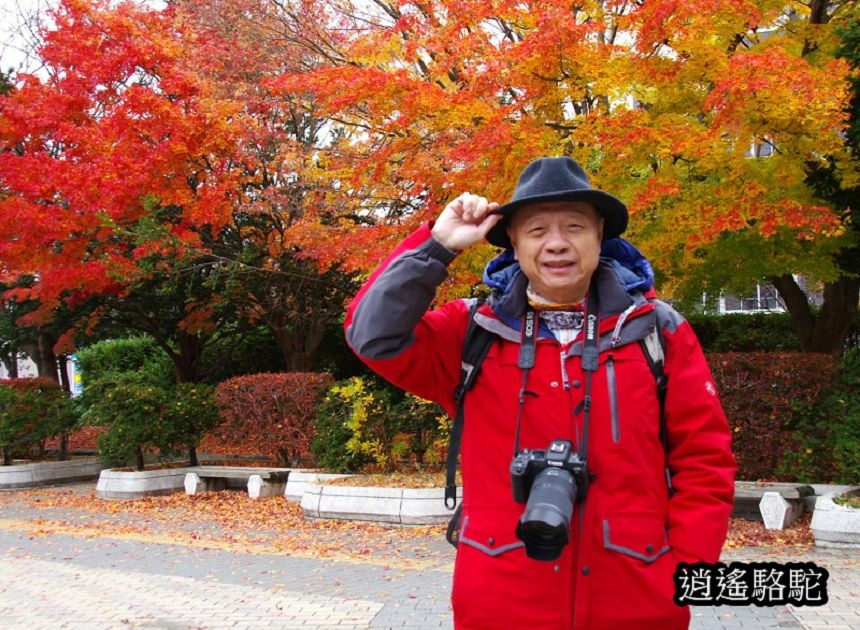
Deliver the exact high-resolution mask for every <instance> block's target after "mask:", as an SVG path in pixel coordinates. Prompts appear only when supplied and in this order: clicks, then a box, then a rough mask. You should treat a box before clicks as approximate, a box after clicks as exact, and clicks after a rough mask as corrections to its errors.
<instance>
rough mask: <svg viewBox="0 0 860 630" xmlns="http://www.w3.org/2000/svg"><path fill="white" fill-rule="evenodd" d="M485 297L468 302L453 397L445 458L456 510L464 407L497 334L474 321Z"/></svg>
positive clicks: (450, 503)
mask: <svg viewBox="0 0 860 630" xmlns="http://www.w3.org/2000/svg"><path fill="white" fill-rule="evenodd" d="M481 304H483V300H481V299H476V300H473V301H472V303H471V304H470V305H469V325H468V327H467V328H466V336H465V337H464V340H463V357H462V363H461V369H460V382H459V383H458V385H457V388H456V389H455V390H454V400H455V401H456V403H457V414H456V416H455V417H454V424H453V426H452V427H451V436H450V440H449V442H448V459H447V462H446V477H445V505H446V507H447V508H448V509H449V510H453V509H454V507H455V506H456V505H457V482H456V474H457V459H458V457H459V454H460V440H461V438H462V436H463V407H464V402H465V397H466V392H467V391H469V390H470V389H471V388H472V385H474V383H475V379H476V378H477V377H478V372H479V371H480V369H481V363H482V362H483V361H484V358H485V357H486V356H487V352H489V350H490V346H492V345H493V342H494V341H495V340H496V335H494V334H493V333H491V332H490V331H488V330H486V329H485V328H482V327H481V326H478V324H477V323H476V322H475V313H476V312H477V311H478V307H479V306H481Z"/></svg>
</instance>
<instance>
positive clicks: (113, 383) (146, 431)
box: [78, 337, 220, 468]
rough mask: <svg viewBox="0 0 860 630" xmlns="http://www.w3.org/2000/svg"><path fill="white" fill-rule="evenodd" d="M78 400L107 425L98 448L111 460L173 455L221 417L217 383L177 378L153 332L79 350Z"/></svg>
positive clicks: (93, 419)
mask: <svg viewBox="0 0 860 630" xmlns="http://www.w3.org/2000/svg"><path fill="white" fill-rule="evenodd" d="M78 359H79V361H80V364H81V372H82V378H83V383H84V387H83V394H82V396H81V397H80V400H79V403H78V404H79V406H80V408H81V409H82V411H83V417H84V419H85V421H86V422H87V423H88V424H92V425H99V426H105V427H107V431H105V432H104V433H103V434H102V435H101V436H100V438H99V454H100V455H101V456H102V457H103V458H104V459H105V460H106V461H107V462H108V463H109V464H110V465H112V466H124V465H129V464H132V463H134V464H135V465H136V466H137V467H138V468H142V467H143V465H144V457H143V456H144V453H145V452H147V451H152V450H157V451H158V452H159V453H160V454H161V455H173V454H176V453H177V452H178V451H180V450H187V451H188V453H189V458H190V459H191V461H192V463H195V460H196V450H195V449H196V447H197V444H199V443H200V440H201V439H202V438H203V435H204V433H205V432H206V431H208V430H210V429H211V428H213V427H214V426H216V425H217V423H218V422H219V420H220V418H219V416H218V412H217V408H216V406H215V400H214V387H212V386H210V385H196V384H189V383H181V384H178V385H177V384H175V383H174V370H173V364H172V362H171V361H170V359H169V357H168V356H167V354H166V353H165V352H164V351H163V350H162V349H161V348H160V347H159V346H158V345H157V344H156V343H155V341H154V340H152V339H151V338H149V337H131V338H128V339H117V340H115V341H104V342H100V343H97V344H94V345H92V346H90V347H88V348H85V349H84V350H81V351H80V352H79V353H78Z"/></svg>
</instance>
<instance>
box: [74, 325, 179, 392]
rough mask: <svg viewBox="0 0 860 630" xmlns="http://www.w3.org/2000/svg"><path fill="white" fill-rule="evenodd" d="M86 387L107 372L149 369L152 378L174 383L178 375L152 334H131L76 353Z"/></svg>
mask: <svg viewBox="0 0 860 630" xmlns="http://www.w3.org/2000/svg"><path fill="white" fill-rule="evenodd" d="M76 356H77V359H78V363H79V364H80V366H81V378H82V379H83V383H84V388H85V389H86V386H87V383H88V382H91V381H94V380H96V379H98V378H99V377H100V376H102V375H104V374H107V373H118V372H146V373H147V374H148V377H147V378H148V380H150V381H152V382H155V383H158V384H160V385H161V386H165V387H166V386H170V385H172V384H173V382H174V380H175V378H174V373H173V363H172V362H171V361H170V357H168V356H167V353H166V352H164V350H163V349H162V348H161V347H160V346H159V345H158V344H157V343H155V340H154V339H152V337H129V338H127V339H114V340H110V341H100V342H98V343H95V344H93V345H91V346H88V347H86V348H83V349H81V350H80V351H79V352H77V354H76Z"/></svg>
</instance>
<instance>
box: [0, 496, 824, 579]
mask: <svg viewBox="0 0 860 630" xmlns="http://www.w3.org/2000/svg"><path fill="white" fill-rule="evenodd" d="M16 503H17V504H22V505H25V506H26V507H28V508H34V509H39V510H45V516H44V517H39V518H36V519H33V518H32V517H31V518H29V520H28V523H27V526H28V528H29V529H28V531H29V532H30V535H33V536H47V535H50V534H52V533H72V534H76V535H82V536H87V537H92V536H105V537H109V536H110V537H119V538H122V537H129V538H139V539H143V538H147V537H148V539H149V540H151V541H153V542H164V543H172V544H180V545H182V544H185V545H189V546H196V547H199V546H212V547H220V548H223V547H224V546H230V547H233V548H236V549H242V550H243V551H247V552H249V553H283V554H295V555H302V556H307V557H322V556H325V557H337V558H340V559H345V560H352V561H357V562H390V563H391V564H392V565H399V566H406V565H410V566H416V564H421V565H423V566H428V567H429V566H436V567H442V566H446V567H447V566H450V563H451V562H452V561H453V550H451V549H450V548H449V547H447V546H446V545H445V544H444V543H441V541H443V539H444V531H445V525H433V526H396V525H385V524H379V523H369V522H363V521H339V520H324V519H320V520H316V519H308V518H305V517H304V515H303V514H302V510H301V507H300V506H299V504H297V503H295V502H289V501H286V500H285V499H284V498H283V497H270V498H264V499H251V498H249V497H248V496H247V494H246V493H244V492H240V491H222V492H206V493H202V494H198V495H194V496H188V495H186V494H184V493H181V492H179V493H174V494H172V495H168V496H160V497H145V498H141V499H136V500H130V501H109V500H104V499H99V498H98V497H97V496H96V494H95V492H93V491H82V490H81V487H80V486H71V487H66V488H42V489H35V490H27V491H18V492H10V493H0V505H4V504H8V505H14V504H16ZM53 509H59V510H64V512H63V515H64V518H53V517H52V515H51V512H50V511H51V510H53ZM70 512H71V514H70ZM809 522H810V516H809V515H808V514H807V515H804V516H803V517H801V518H800V519H799V520H798V521H797V522H796V523H794V524H793V525H791V526H790V527H789V528H787V529H785V530H782V531H773V530H767V529H765V528H764V524H763V523H761V522H760V521H750V520H745V519H732V520H731V522H730V525H729V532H728V537H727V541H726V545H725V548H726V549H727V550H730V549H733V548H739V547H774V548H779V549H782V550H785V549H797V550H807V549H809V548H810V547H811V546H812V545H813V543H814V540H813V536H812V532H811V530H810V527H809ZM437 542H440V543H441V544H436V543H437Z"/></svg>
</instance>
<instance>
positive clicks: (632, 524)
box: [603, 515, 672, 564]
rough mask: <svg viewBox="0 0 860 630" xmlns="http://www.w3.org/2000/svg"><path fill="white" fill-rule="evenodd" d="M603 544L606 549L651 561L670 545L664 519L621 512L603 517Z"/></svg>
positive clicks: (666, 550) (661, 554)
mask: <svg viewBox="0 0 860 630" xmlns="http://www.w3.org/2000/svg"><path fill="white" fill-rule="evenodd" d="M603 546H604V548H605V549H607V550H608V551H614V552H616V553H620V554H623V555H625V556H629V557H631V558H636V559H637V560H641V561H642V562H644V563H646V564H651V563H652V562H654V561H655V560H657V559H658V558H659V557H661V556H663V555H664V554H666V553H668V552H669V551H670V550H671V549H672V547H671V546H670V545H669V537H668V535H667V533H666V526H665V524H664V522H663V519H658V518H655V517H653V516H652V515H642V516H633V515H624V516H616V517H611V518H607V519H604V520H603Z"/></svg>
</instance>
